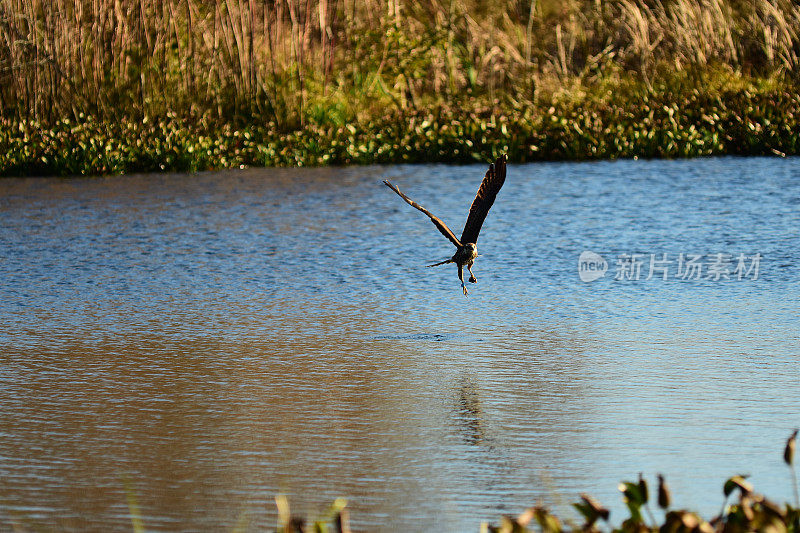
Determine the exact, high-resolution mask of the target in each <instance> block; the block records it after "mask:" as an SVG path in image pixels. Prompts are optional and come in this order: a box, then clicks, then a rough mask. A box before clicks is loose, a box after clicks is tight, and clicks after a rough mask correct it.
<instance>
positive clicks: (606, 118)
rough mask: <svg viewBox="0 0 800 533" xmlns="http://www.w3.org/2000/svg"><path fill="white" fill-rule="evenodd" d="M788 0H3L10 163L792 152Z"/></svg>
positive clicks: (135, 166)
mask: <svg viewBox="0 0 800 533" xmlns="http://www.w3.org/2000/svg"><path fill="white" fill-rule="evenodd" d="M798 28H800V5H798V4H797V3H796V2H793V1H791V0H756V1H754V2H739V1H736V0H615V1H611V2H597V1H594V0H567V1H565V2H561V1H556V0H516V1H511V0H507V1H500V0H495V1H490V2H478V1H477V0H451V1H449V2H443V3H440V2H434V1H429V0H425V1H422V2H411V1H406V0H389V1H387V2H382V1H378V0H365V1H356V0H337V1H336V2H334V1H332V0H309V1H307V2H298V1H297V0H275V1H270V2H245V1H242V0H215V1H213V2H204V1H200V0H170V1H166V2H155V1H153V0H117V1H115V2H88V1H85V0H53V1H52V2H42V1H40V0H0V175H30V174H59V175H71V174H101V173H120V172H133V171H150V170H201V169H218V168H231V167H237V166H241V165H259V166H265V165H266V166H269V165H325V164H349V163H385V162H418V161H448V162H468V161H475V160H480V161H485V160H488V159H489V158H490V157H492V156H493V155H495V154H496V152H498V151H508V153H509V156H510V158H511V159H512V160H513V161H516V162H519V161H532V160H541V159H591V158H614V157H691V156H699V155H715V154H778V155H781V154H796V153H798V149H797V146H798V144H797V133H796V132H797V127H796V126H797V124H796V123H797V117H798V113H797V111H798V106H797V101H798V98H797V94H798V92H800V91H798V90H797V89H798V85H800V68H799V67H800V30H798Z"/></svg>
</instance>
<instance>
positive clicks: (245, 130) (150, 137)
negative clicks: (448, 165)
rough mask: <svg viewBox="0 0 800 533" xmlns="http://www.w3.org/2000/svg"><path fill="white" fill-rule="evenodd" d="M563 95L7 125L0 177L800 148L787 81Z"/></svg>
mask: <svg viewBox="0 0 800 533" xmlns="http://www.w3.org/2000/svg"><path fill="white" fill-rule="evenodd" d="M601 96H602V98H601V97H598V98H589V97H587V98H583V99H581V100H577V101H575V100H565V99H562V100H557V101H552V102H547V103H544V104H541V103H540V105H538V106H521V107H520V108H519V109H506V110H503V111H500V110H498V109H493V108H486V109H478V110H470V109H465V110H461V109H457V108H436V109H433V110H425V111H413V112H412V111H408V112H404V113H400V112H390V113H387V114H385V115H382V116H379V117H375V118H373V119H371V120H368V121H364V122H355V123H352V124H336V123H331V122H327V123H326V122H313V123H311V122H310V123H308V124H306V125H305V126H303V127H302V128H298V129H296V130H292V131H288V132H286V131H281V129H279V128H278V127H277V126H276V125H275V124H268V125H265V126H260V125H251V126H244V127H241V128H238V129H237V128H234V127H233V126H230V125H224V124H223V125H218V124H216V123H211V124H210V125H209V124H206V125H198V123H194V122H192V121H189V120H187V119H180V118H177V117H168V118H165V119H163V120H159V121H157V122H151V121H134V120H118V121H113V122H111V121H96V120H91V119H88V118H83V117H80V118H79V119H78V120H69V119H63V120H59V121H56V122H55V123H54V124H53V125H52V126H50V127H47V126H40V125H37V124H36V123H34V122H20V121H13V120H5V121H2V122H0V175H50V174H55V175H76V174H89V175H91V174H109V173H112V174H116V173H125V172H146V171H158V170H171V171H197V170H206V169H221V168H236V167H239V166H242V165H246V166H304V165H338V164H353V163H418V162H435V161H442V162H458V163H469V162H475V161H486V160H489V159H490V158H493V157H494V156H496V155H498V154H499V153H508V155H509V158H510V159H511V160H512V161H514V162H523V161H537V160H554V159H570V160H582V159H599V158H621V157H624V158H630V157H645V158H651V157H694V156H707V155H723V154H742V155H773V154H778V155H784V154H797V153H800V127H799V126H800V124H798V122H800V96H799V95H798V92H797V91H794V90H791V88H790V87H788V86H781V85H779V86H776V87H773V86H770V87H767V88H763V89H760V88H756V87H749V88H744V89H737V90H725V91H722V92H719V93H716V94H704V93H701V92H699V91H697V90H686V91H684V92H673V91H672V90H669V91H664V92H662V93H656V94H648V93H646V92H645V93H644V96H635V95H627V94H625V93H624V92H621V91H620V92H617V93H615V94H613V95H609V94H605V95H601Z"/></svg>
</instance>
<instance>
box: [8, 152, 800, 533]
mask: <svg viewBox="0 0 800 533" xmlns="http://www.w3.org/2000/svg"><path fill="white" fill-rule="evenodd" d="M485 169H486V167H485V166H484V165H474V166H446V165H431V166H389V167H363V168H345V169H315V170H306V169H283V170H276V169H266V170H264V169H258V170H244V171H235V172H220V173H203V174H199V175H143V176H124V177H114V178H107V179H73V180H60V179H27V180H18V179H7V180H2V181H0V249H1V250H2V256H0V258H1V259H2V260H0V317H2V329H1V330H0V413H2V418H1V419H0V420H2V422H1V426H0V431H2V438H0V481H1V482H0V523H1V524H2V526H0V529H8V528H9V527H10V525H11V524H12V519H13V520H15V521H16V522H17V523H20V524H23V525H26V529H29V528H30V529H33V527H35V526H37V525H38V526H42V527H44V528H45V529H51V528H55V529H59V530H94V531H101V530H102V531H108V530H119V531H126V530H130V527H131V521H130V518H129V517H128V504H127V500H126V489H125V486H126V483H127V484H128V485H129V486H130V487H131V494H135V496H136V499H137V501H138V505H139V507H140V509H141V512H142V515H143V517H144V522H145V526H146V527H147V528H148V529H153V530H184V531H185V530H203V531H214V530H216V531H221V530H231V529H232V528H233V527H234V526H235V525H236V523H237V521H238V520H239V519H240V517H241V516H242V513H247V516H248V517H249V530H251V531H257V530H263V529H267V528H269V527H274V525H275V521H276V511H275V505H274V499H273V498H274V496H275V495H276V494H278V493H284V494H287V495H289V497H290V501H291V502H292V504H293V511H294V512H296V513H299V514H306V515H312V516H315V515H319V514H321V513H322V512H323V511H324V510H325V508H326V507H327V505H328V504H330V502H332V501H333V500H334V499H335V498H337V497H340V496H342V497H346V498H348V500H349V502H350V504H349V505H350V508H351V517H352V523H353V526H354V528H355V529H357V530H365V531H366V530H369V531H373V530H374V531H378V530H382V531H390V530H399V529H401V528H402V529H404V530H409V531H425V530H431V529H432V528H434V527H435V528H438V529H440V530H442V531H477V529H478V526H479V523H480V521H481V520H490V521H493V522H494V521H496V520H497V519H498V518H499V516H500V515H501V514H516V513H518V512H520V511H522V510H523V509H524V508H525V507H526V506H529V505H532V504H535V503H537V502H543V503H545V504H548V505H550V506H551V507H552V508H553V509H554V510H556V511H558V512H560V513H562V514H565V515H567V516H574V513H573V512H572V511H571V510H570V509H569V508H568V503H570V502H573V501H576V500H577V498H578V494H579V493H580V492H588V493H591V494H593V495H595V496H596V497H598V498H599V499H600V500H601V501H602V502H603V503H605V504H606V505H609V506H611V508H612V521H613V522H615V523H619V522H620V521H621V520H622V519H623V518H624V516H625V515H624V514H623V512H622V510H623V505H622V500H621V496H620V494H619V493H618V491H617V488H616V487H617V483H618V482H619V481H621V480H624V479H635V478H636V476H637V475H638V473H639V472H642V473H644V475H645V476H646V477H647V478H648V479H649V480H651V484H654V483H653V479H654V477H655V475H656V474H657V473H663V474H664V475H665V476H666V477H667V480H668V481H669V482H670V484H671V487H672V489H673V493H674V499H675V503H676V504H677V505H680V506H687V507H690V508H693V509H696V510H699V511H701V512H702V513H704V514H706V515H712V514H713V513H716V512H718V511H719V509H720V507H721V505H722V501H723V495H722V483H723V482H724V480H725V479H726V478H727V477H728V476H730V475H733V474H737V473H744V474H748V473H749V474H752V477H751V478H750V480H751V481H752V482H753V483H754V484H755V486H756V488H757V489H759V490H760V491H762V492H765V493H766V494H767V495H768V496H770V497H772V498H775V499H778V500H780V501H785V500H787V499H791V498H792V489H791V478H790V472H789V470H788V469H787V468H786V466H785V465H784V464H783V461H782V450H783V446H784V443H785V441H786V438H787V437H788V435H789V433H790V431H791V430H792V429H794V428H795V427H797V426H800V402H799V401H798V399H799V398H800V364H799V363H800V327H798V326H800V318H798V306H799V304H800V275H798V274H800V272H799V267H800V243H798V234H797V228H798V227H800V159H798V158H789V159H778V158H763V159H760V158H755V159H741V158H722V159H701V160H692V161H618V162H600V163H570V164H566V163H548V164H529V165H509V168H508V179H507V181H506V184H505V187H504V188H503V190H502V191H501V192H500V194H499V195H498V198H497V203H496V204H495V206H494V208H493V209H492V212H491V213H490V214H489V217H488V218H487V221H486V223H485V225H484V228H483V232H482V233H481V238H480V240H479V242H478V246H479V252H480V253H481V257H479V258H478V260H477V261H476V263H475V267H474V268H473V270H474V271H475V274H476V275H477V277H478V283H477V285H472V286H471V287H470V289H471V291H470V296H469V297H468V298H465V297H464V296H463V295H462V294H461V289H460V286H459V283H458V279H457V276H456V269H455V267H454V266H452V265H446V266H442V267H438V268H434V269H428V268H424V265H426V264H428V263H430V262H434V261H439V260H441V259H444V258H446V257H449V256H450V255H451V254H452V252H453V248H452V246H451V245H450V244H449V243H448V242H447V241H446V240H445V239H444V238H443V237H442V236H441V235H440V234H439V233H438V232H437V231H436V228H434V226H433V225H432V224H431V223H430V221H429V220H428V219H427V218H426V217H425V216H424V215H422V214H421V213H419V212H417V211H415V210H414V209H412V208H411V207H410V206H408V205H406V204H405V203H403V202H402V200H401V199H400V198H398V197H397V196H396V195H395V194H394V193H392V191H390V190H389V189H387V188H386V187H384V186H383V185H382V184H381V180H382V179H390V180H392V181H393V182H394V183H395V184H397V185H398V186H399V187H400V188H401V190H403V191H405V192H406V193H408V194H409V195H410V196H411V197H412V198H414V199H415V200H417V201H419V202H420V203H421V204H422V205H424V206H426V207H428V208H429V209H431V210H432V211H433V212H434V213H436V214H437V215H438V216H440V217H441V218H443V219H444V220H445V221H446V222H447V223H448V224H449V225H450V226H452V227H453V228H454V230H456V233H459V234H460V229H461V226H462V225H463V223H464V220H465V218H466V213H467V209H468V206H469V204H470V202H471V200H472V198H473V196H474V194H475V192H476V190H477V187H478V184H479V183H480V179H481V178H482V176H483V173H484V172H485ZM583 252H592V253H591V254H585V255H584V262H583V263H582V265H583V270H582V271H580V272H579V262H578V259H579V257H580V256H581V254H582V253H583ZM634 254H637V255H635V256H634ZM651 254H652V255H651ZM664 254H666V256H665V255H664ZM718 254H724V255H723V256H722V257H720V256H719V255H718ZM697 256H700V257H697ZM603 261H605V265H606V268H607V271H606V272H605V275H604V276H602V277H600V278H599V279H596V280H594V281H582V278H584V279H590V278H592V277H596V276H597V275H599V274H601V273H602V270H603V264H604V263H603ZM651 269H652V274H651ZM637 277H638V279H637ZM665 277H666V279H664V278H665ZM647 278H650V279H647ZM698 278H699V279H698Z"/></svg>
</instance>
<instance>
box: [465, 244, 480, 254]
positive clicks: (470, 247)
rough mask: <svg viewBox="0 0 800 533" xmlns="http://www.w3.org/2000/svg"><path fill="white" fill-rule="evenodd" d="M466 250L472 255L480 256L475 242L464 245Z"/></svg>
mask: <svg viewBox="0 0 800 533" xmlns="http://www.w3.org/2000/svg"><path fill="white" fill-rule="evenodd" d="M464 248H466V249H467V251H469V253H470V255H478V245H477V244H475V243H474V242H468V243H466V244H464Z"/></svg>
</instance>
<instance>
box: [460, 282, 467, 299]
mask: <svg viewBox="0 0 800 533" xmlns="http://www.w3.org/2000/svg"><path fill="white" fill-rule="evenodd" d="M461 290H463V291H464V296H467V295H468V294H469V291H468V290H467V286H466V285H463V284H462V285H461Z"/></svg>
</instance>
